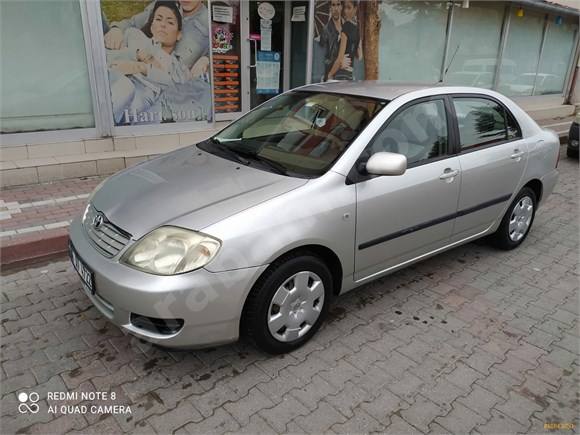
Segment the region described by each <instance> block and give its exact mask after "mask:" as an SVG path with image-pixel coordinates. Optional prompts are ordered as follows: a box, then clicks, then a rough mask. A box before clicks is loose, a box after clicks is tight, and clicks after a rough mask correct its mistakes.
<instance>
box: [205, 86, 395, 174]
mask: <svg viewBox="0 0 580 435" xmlns="http://www.w3.org/2000/svg"><path fill="white" fill-rule="evenodd" d="M387 103H388V102H387V101H386V100H378V99H374V98H368V97H361V96H355V95H346V94H331V93H325V92H304V91H292V92H288V93H286V94H282V95H279V96H277V97H274V98H272V99H271V100H269V101H268V102H267V103H265V104H263V105H262V106H260V107H258V108H256V109H254V110H252V111H251V112H249V113H248V114H247V115H246V116H244V117H242V118H240V119H238V120H237V121H235V122H233V123H232V124H230V125H229V126H228V127H226V128H225V129H224V130H222V131H221V132H220V133H218V134H217V135H216V136H215V139H216V140H217V141H218V142H219V143H220V144H221V145H223V146H225V147H226V148H229V149H230V151H234V152H238V153H242V154H244V155H245V156H246V157H248V155H251V156H253V157H254V158H259V159H260V160H261V161H262V162H263V161H265V160H267V161H271V162H275V163H276V164H278V165H279V166H280V165H281V166H282V167H284V168H285V170H286V171H287V172H288V173H291V174H298V175H302V176H319V175H322V174H323V173H324V172H326V170H327V169H328V168H329V167H330V165H331V164H332V163H333V162H334V161H336V159H337V158H338V157H339V156H340V155H341V154H342V153H343V152H344V150H345V149H346V148H348V146H349V145H350V144H351V143H352V141H353V140H354V138H355V137H356V136H357V135H358V134H359V133H360V132H361V131H362V130H363V129H364V128H365V126H366V125H367V124H368V123H369V122H370V120H371V119H372V118H373V117H374V116H375V115H376V114H377V113H378V112H380V110H381V109H382V108H383V107H385V106H386V105H387Z"/></svg>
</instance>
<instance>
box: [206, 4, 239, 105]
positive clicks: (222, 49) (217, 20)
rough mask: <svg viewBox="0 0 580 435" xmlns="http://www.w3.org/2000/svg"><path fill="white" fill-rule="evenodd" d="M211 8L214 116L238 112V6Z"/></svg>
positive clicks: (220, 5) (212, 5) (213, 6)
mask: <svg viewBox="0 0 580 435" xmlns="http://www.w3.org/2000/svg"><path fill="white" fill-rule="evenodd" d="M211 9H212V10H211V50H212V56H213V65H212V70H213V77H214V83H213V85H214V104H215V113H216V114H225V113H236V112H240V111H241V110H242V101H241V94H242V93H241V87H240V83H241V75H240V74H241V71H240V50H241V47H240V4H239V2H238V1H228V2H224V1H212V2H211Z"/></svg>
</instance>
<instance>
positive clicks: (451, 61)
mask: <svg viewBox="0 0 580 435" xmlns="http://www.w3.org/2000/svg"><path fill="white" fill-rule="evenodd" d="M459 47H461V43H459V44H457V48H456V49H455V53H453V56H451V60H450V61H449V63H448V64H447V68H445V71H444V72H443V77H441V78H440V79H439V83H443V79H444V78H445V76H446V75H447V71H449V68H450V67H451V64H452V63H453V59H455V55H456V54H457V52H458V51H459Z"/></svg>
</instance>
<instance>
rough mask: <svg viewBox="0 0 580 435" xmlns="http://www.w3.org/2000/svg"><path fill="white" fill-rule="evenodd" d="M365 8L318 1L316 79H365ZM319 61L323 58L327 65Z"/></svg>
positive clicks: (337, 1)
mask: <svg viewBox="0 0 580 435" xmlns="http://www.w3.org/2000/svg"><path fill="white" fill-rule="evenodd" d="M361 9H362V5H361V4H360V2H359V1H356V0H344V1H340V0H331V1H320V0H318V1H317V2H316V17H315V22H316V26H317V28H316V35H315V44H314V59H315V62H314V65H313V70H312V71H313V74H312V80H313V81H314V82H319V81H322V82H325V81H328V80H362V79H364V65H363V62H362V59H363V50H362V37H361V34H362V29H361V28H360V26H359V23H360V22H361V21H362V20H360V17H362V16H363V15H362V10H361ZM316 59H323V62H324V63H323V64H321V63H318V65H317V61H316Z"/></svg>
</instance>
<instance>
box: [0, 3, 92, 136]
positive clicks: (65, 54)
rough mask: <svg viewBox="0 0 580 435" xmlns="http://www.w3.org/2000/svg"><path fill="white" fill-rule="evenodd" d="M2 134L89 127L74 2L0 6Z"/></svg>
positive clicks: (87, 88) (85, 71)
mask: <svg viewBox="0 0 580 435" xmlns="http://www.w3.org/2000/svg"><path fill="white" fill-rule="evenodd" d="M0 9H1V13H0V29H1V30H0V36H1V37H0V47H1V52H2V62H0V126H1V132H2V133H20V132H32V131H42V130H59V129H73V128H86V127H94V126H95V120H94V116H93V106H92V99H91V88H90V84H89V74H88V68H87V57H86V52H85V41H84V37H83V28H82V23H81V11H80V5H79V2H78V0H44V1H25V0H21V1H15V0H12V1H10V0H9V1H3V2H2V4H1V5H0Z"/></svg>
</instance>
